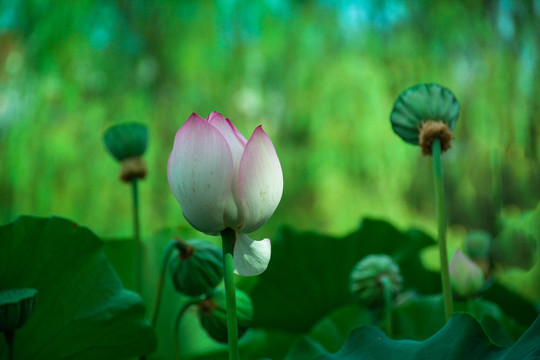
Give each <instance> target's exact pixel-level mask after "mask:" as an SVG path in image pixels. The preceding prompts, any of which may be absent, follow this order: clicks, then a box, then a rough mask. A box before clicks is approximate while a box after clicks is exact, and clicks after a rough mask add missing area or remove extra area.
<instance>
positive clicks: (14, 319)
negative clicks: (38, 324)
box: [0, 288, 37, 332]
mask: <svg viewBox="0 0 540 360" xmlns="http://www.w3.org/2000/svg"><path fill="white" fill-rule="evenodd" d="M36 294H37V290H36V289H26V288H23V289H9V290H3V291H0V332H13V331H15V330H17V329H19V328H21V327H22V326H23V325H24V324H25V323H26V321H27V320H28V318H29V317H30V315H32V312H33V311H34V305H35V303H36Z"/></svg>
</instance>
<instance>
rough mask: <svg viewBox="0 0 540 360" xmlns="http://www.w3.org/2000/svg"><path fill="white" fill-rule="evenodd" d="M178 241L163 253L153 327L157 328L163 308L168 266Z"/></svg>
mask: <svg viewBox="0 0 540 360" xmlns="http://www.w3.org/2000/svg"><path fill="white" fill-rule="evenodd" d="M177 243H178V241H175V240H172V241H169V243H168V244H167V247H166V248H165V251H163V258H162V260H161V273H160V274H159V278H158V283H157V288H156V300H155V303H154V311H153V312H152V320H151V323H152V327H153V328H155V327H156V323H157V318H158V313H159V308H160V306H161V297H162V295H163V284H164V283H165V274H166V273H167V265H168V264H169V259H170V258H171V255H172V253H173V251H174V250H175V249H176V248H177Z"/></svg>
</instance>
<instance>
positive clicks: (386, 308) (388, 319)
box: [381, 276, 394, 337]
mask: <svg viewBox="0 0 540 360" xmlns="http://www.w3.org/2000/svg"><path fill="white" fill-rule="evenodd" d="M381 284H382V287H383V293H384V303H383V318H382V321H383V323H382V328H383V329H384V331H385V332H386V335H387V336H388V337H391V336H392V307H393V298H394V294H393V292H392V287H393V285H392V281H391V280H390V278H389V277H388V276H383V277H382V278H381Z"/></svg>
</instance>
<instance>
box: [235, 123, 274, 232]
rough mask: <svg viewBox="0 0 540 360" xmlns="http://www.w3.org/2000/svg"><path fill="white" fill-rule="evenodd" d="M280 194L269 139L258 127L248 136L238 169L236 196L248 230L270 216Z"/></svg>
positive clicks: (261, 223)
mask: <svg viewBox="0 0 540 360" xmlns="http://www.w3.org/2000/svg"><path fill="white" fill-rule="evenodd" d="M282 193H283V173H282V171H281V165H280V163H279V159H278V157H277V154H276V150H275V149H274V145H273V144H272V141H271V140H270V138H269V137H268V135H267V134H266V133H265V132H264V130H263V129H262V127H261V126H258V127H257V128H256V129H255V131H253V134H252V135H251V138H250V139H249V141H248V143H247V145H246V148H245V149H244V154H243V155H242V160H241V161H240V168H239V171H238V196H239V198H240V203H241V207H242V210H241V211H242V214H243V217H244V225H243V227H242V228H241V229H240V230H241V231H242V232H244V233H250V232H252V231H255V230H257V229H258V228H260V227H261V226H262V225H263V224H264V223H265V222H266V221H267V220H268V218H270V216H272V214H273V213H274V211H275V210H276V207H277V206H278V204H279V201H280V200H281V195H282Z"/></svg>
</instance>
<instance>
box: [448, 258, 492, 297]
mask: <svg viewBox="0 0 540 360" xmlns="http://www.w3.org/2000/svg"><path fill="white" fill-rule="evenodd" d="M449 272H450V284H451V285H452V289H454V291H455V293H456V294H457V295H459V296H461V297H463V298H468V297H471V296H474V295H476V294H477V293H478V292H479V291H480V290H481V289H482V287H483V286H484V273H483V272H482V269H480V267H479V266H478V265H476V263H474V262H473V261H472V260H471V259H469V257H468V256H467V255H465V254H463V253H462V252H461V251H459V250H456V252H455V253H454V256H453V258H452V262H451V263H450V267H449Z"/></svg>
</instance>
